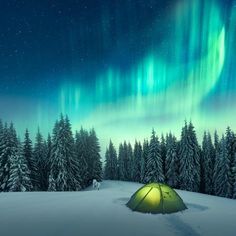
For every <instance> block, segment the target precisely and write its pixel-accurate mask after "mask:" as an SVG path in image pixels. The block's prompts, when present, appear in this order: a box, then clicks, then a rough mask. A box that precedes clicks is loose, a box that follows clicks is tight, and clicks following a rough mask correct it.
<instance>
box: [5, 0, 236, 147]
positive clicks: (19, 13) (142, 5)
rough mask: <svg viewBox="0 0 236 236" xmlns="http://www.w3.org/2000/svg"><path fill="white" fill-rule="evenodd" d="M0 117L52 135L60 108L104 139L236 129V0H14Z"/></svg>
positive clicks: (8, 7)
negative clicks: (190, 128) (190, 126)
mask: <svg viewBox="0 0 236 236" xmlns="http://www.w3.org/2000/svg"><path fill="white" fill-rule="evenodd" d="M0 7H1V14H0V117H1V118H2V119H3V120H4V121H13V122H14V123H15V125H16V128H17V129H18V130H19V133H23V132H24V130H25V128H26V127H28V128H29V129H30V131H31V133H32V134H34V133H35V131H36V130H37V127H38V126H39V127H40V129H41V131H42V132H43V134H45V135H46V134H47V132H50V131H51V129H52V127H53V124H54V122H55V120H56V119H57V118H58V116H59V114H60V113H63V114H67V115H68V116H69V117H70V119H71V122H72V127H73V130H76V129H79V128H80V127H81V125H82V126H84V127H86V128H90V127H94V128H95V129H96V130H97V133H98V136H99V138H100V139H101V142H102V145H106V144H107V142H108V140H109V139H110V138H112V139H113V140H114V142H115V143H118V142H120V141H123V140H124V139H126V140H130V141H131V142H132V141H133V140H134V139H136V138H137V139H140V140H142V139H143V138H146V137H149V134H150V131H151V129H152V127H154V128H155V129H156V130H157V133H159V134H160V133H162V132H164V133H166V132H169V131H172V132H174V133H176V134H179V133H180V130H181V127H182V125H183V123H184V120H185V119H187V120H192V121H193V123H194V125H195V127H196V129H197V131H198V135H201V134H202V132H203V130H204V129H206V130H209V131H211V132H213V131H214V130H215V129H217V130H219V132H223V131H224V130H225V128H226V127H227V126H228V125H230V126H231V127H232V128H233V129H234V128H235V125H236V119H235V117H236V102H235V101H236V76H235V72H236V66H235V65H236V64H235V62H236V1H235V0H208V1H205V0H159V1H156V0H112V1H111V0H96V1H94V0H50V1H49V0H41V1H36V0H8V1H1V2H0Z"/></svg>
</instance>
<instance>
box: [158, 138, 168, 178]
mask: <svg viewBox="0 0 236 236" xmlns="http://www.w3.org/2000/svg"><path fill="white" fill-rule="evenodd" d="M160 148H161V159H162V163H163V175H164V177H165V176H166V167H165V164H166V152H167V150H166V140H165V137H164V135H163V134H162V135H161V143H160ZM165 178H166V177H165Z"/></svg>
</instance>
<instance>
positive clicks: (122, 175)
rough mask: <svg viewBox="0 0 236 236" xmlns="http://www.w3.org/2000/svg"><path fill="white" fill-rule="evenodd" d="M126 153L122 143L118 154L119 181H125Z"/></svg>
mask: <svg viewBox="0 0 236 236" xmlns="http://www.w3.org/2000/svg"><path fill="white" fill-rule="evenodd" d="M124 156H125V151H124V146H123V144H122V143H121V144H120V145H119V154H118V175H119V176H118V179H119V180H123V181H124V180H125V157H124Z"/></svg>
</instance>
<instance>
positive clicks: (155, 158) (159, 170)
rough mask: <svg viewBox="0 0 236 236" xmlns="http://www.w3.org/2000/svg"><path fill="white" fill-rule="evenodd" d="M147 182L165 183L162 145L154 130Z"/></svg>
mask: <svg viewBox="0 0 236 236" xmlns="http://www.w3.org/2000/svg"><path fill="white" fill-rule="evenodd" d="M145 182H147V183H149V182H164V175H163V165H162V159H161V150H160V143H159V141H158V138H157V137H156V135H155V131H154V130H152V136H151V140H150V145H149V152H148V159H147V172H146V176H145Z"/></svg>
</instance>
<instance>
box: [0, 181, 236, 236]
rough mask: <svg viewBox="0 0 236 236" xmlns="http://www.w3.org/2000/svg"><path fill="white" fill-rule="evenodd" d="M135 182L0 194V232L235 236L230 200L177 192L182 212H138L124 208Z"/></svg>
mask: <svg viewBox="0 0 236 236" xmlns="http://www.w3.org/2000/svg"><path fill="white" fill-rule="evenodd" d="M140 186H142V185H141V184H136V183H129V182H121V181H104V182H103V183H102V188H101V190H100V191H95V190H92V189H91V188H89V189H87V190H85V191H81V192H56V193H51V192H40V193H37V192H33V193H0V235H1V236H13V235H14V236H15V235H17V236H21V235H22V236H51V235H55V236H62V235H63V236H64V235H65V236H88V235H89V236H90V235H101V236H105V235H109V236H139V235H140V236H141V235H142V236H157V235H160V236H171V235H184V236H190V235H193V236H195V235H216V236H218V235H223V236H235V235H236V201H235V200H230V199H224V198H219V197H213V196H207V195H202V194H197V193H190V192H186V191H177V192H178V193H179V195H180V196H181V197H182V198H183V200H184V202H185V203H186V205H187V206H188V208H189V209H188V210H186V211H184V212H180V213H175V214H172V215H151V214H142V213H137V212H132V211H131V210H130V209H128V208H127V207H126V206H125V204H126V202H127V201H128V199H129V197H130V196H131V195H132V194H133V193H134V192H135V191H136V190H137V189H138V188H139V187H140Z"/></svg>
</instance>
